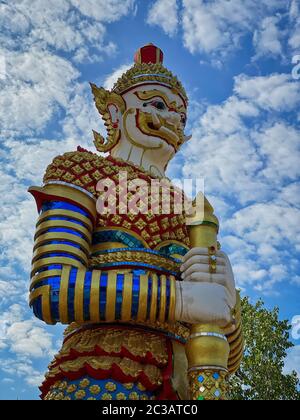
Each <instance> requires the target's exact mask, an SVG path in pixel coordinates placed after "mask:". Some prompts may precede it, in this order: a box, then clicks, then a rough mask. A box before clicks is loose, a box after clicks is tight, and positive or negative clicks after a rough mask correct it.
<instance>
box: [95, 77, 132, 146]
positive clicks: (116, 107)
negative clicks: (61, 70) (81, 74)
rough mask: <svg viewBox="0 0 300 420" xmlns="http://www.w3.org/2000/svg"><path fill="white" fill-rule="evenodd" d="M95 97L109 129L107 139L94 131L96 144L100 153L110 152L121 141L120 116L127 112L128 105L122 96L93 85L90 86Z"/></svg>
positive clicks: (98, 108)
mask: <svg viewBox="0 0 300 420" xmlns="http://www.w3.org/2000/svg"><path fill="white" fill-rule="evenodd" d="M90 85H91V88H92V92H93V95H94V101H95V105H96V108H97V110H98V112H99V114H100V115H101V117H102V119H103V121H104V125H105V126H106V129H107V139H106V140H105V139H104V137H103V136H101V134H100V133H98V132H97V131H93V134H94V144H95V146H96V149H97V150H98V151H99V152H108V151H110V150H111V149H112V148H113V147H114V146H115V145H116V144H117V143H118V141H119V139H120V127H119V121H120V116H121V115H122V114H123V113H124V112H125V109H126V104H125V101H124V99H123V98H122V96H120V95H118V94H117V93H115V92H110V91H109V90H106V89H104V88H102V87H100V88H99V87H98V86H96V85H94V84H93V83H91V84H90Z"/></svg>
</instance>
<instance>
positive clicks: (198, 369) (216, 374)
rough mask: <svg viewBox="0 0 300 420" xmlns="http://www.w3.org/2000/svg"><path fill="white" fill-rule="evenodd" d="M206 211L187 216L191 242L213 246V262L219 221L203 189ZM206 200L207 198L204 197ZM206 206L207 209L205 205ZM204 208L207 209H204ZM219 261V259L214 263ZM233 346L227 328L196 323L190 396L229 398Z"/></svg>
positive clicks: (188, 349) (191, 350)
mask: <svg viewBox="0 0 300 420" xmlns="http://www.w3.org/2000/svg"><path fill="white" fill-rule="evenodd" d="M199 199H202V203H203V205H202V211H200V212H198V210H199V207H198V208H196V213H195V214H194V215H193V216H192V217H188V218H187V225H188V230H189V236H190V242H191V246H192V247H193V248H194V247H201V248H209V249H210V250H212V252H211V257H210V258H211V262H212V263H213V261H214V258H213V254H214V253H215V252H214V251H213V250H215V251H216V250H217V248H218V242H217V234H218V231H219V221H218V219H217V217H216V216H215V215H214V209H213V207H212V206H211V205H210V203H209V202H208V200H207V199H206V198H205V197H204V196H203V194H201V193H200V195H198V196H197V198H196V200H197V204H198V203H199V201H198V200H199ZM203 200H204V201H203ZM203 207H204V209H203ZM203 210H204V211H203ZM214 264H215V263H214ZM229 352H230V347H229V344H228V341H227V338H226V336H225V334H224V331H223V330H222V329H221V328H220V327H218V326H217V325H209V324H207V325H200V324H195V325H192V327H191V331H190V337H189V339H188V342H187V344H186V356H187V359H188V379H189V391H190V399H192V400H226V399H227V398H226V393H227V375H228V369H227V366H228V358H229Z"/></svg>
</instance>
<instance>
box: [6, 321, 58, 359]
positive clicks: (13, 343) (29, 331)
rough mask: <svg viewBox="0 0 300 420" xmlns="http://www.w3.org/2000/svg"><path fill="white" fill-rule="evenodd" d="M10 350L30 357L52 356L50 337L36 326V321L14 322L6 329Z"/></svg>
mask: <svg viewBox="0 0 300 420" xmlns="http://www.w3.org/2000/svg"><path fill="white" fill-rule="evenodd" d="M6 337H7V340H8V341H9V342H10V350H11V351H12V352H14V353H16V354H22V355H25V356H30V357H45V356H52V355H53V353H54V350H53V349H52V335H50V334H49V333H48V332H46V331H45V330H44V328H41V327H39V326H38V325H37V323H36V321H35V320H34V321H32V320H25V321H20V322H14V323H13V324H12V325H10V326H9V327H8V328H7V332H6Z"/></svg>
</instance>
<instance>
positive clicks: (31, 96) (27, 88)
mask: <svg viewBox="0 0 300 420" xmlns="http://www.w3.org/2000/svg"><path fill="white" fill-rule="evenodd" d="M4 54H5V57H6V68H7V77H6V79H5V80H4V81H3V83H2V86H1V87H2V89H1V90H0V109H2V112H1V113H0V125H1V127H2V135H5V133H7V134H9V132H13V133H18V134H19V135H26V134H29V133H32V132H34V131H38V132H39V131H41V130H42V129H43V128H45V126H46V124H47V123H49V121H50V120H51V119H52V116H53V114H54V112H55V111H56V110H57V109H58V107H67V105H68V102H69V98H70V95H71V93H72V89H73V86H72V85H73V83H74V81H75V80H76V79H77V77H78V76H79V73H78V71H77V70H76V69H75V68H74V67H73V66H72V64H71V63H70V62H69V61H67V60H65V59H63V58H60V57H58V56H55V55H52V54H51V53H49V52H45V51H41V50H37V49H35V48H33V49H31V50H30V51H28V52H25V53H16V52H6V53H4ZM0 83H1V81H0ZM4 110H5V111H4Z"/></svg>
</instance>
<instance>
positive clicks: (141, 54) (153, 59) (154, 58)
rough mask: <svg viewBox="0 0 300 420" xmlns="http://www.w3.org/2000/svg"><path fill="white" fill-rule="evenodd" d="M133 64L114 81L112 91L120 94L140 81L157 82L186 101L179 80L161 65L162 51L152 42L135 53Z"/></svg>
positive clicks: (184, 92)
mask: <svg viewBox="0 0 300 420" xmlns="http://www.w3.org/2000/svg"><path fill="white" fill-rule="evenodd" d="M134 61H135V64H134V66H133V67H132V68H130V69H129V70H128V71H127V72H125V73H124V74H123V75H122V76H121V77H120V78H119V79H118V81H117V82H116V83H115V85H114V87H113V92H115V93H118V94H122V93H124V92H126V91H127V90H129V89H130V88H132V87H133V86H136V85H139V84H142V83H147V82H148V83H151V82H152V83H153V82H156V83H157V82H158V83H160V84H163V85H166V86H168V87H170V88H171V89H174V91H176V92H177V93H179V94H181V96H182V97H183V99H184V101H185V102H186V103H187V102H188V98H187V94H186V91H185V89H184V87H183V86H182V84H181V82H180V81H179V80H178V79H177V77H176V76H174V75H173V73H172V72H171V71H169V70H168V69H166V68H165V67H164V66H163V52H162V51H161V50H160V49H159V48H158V47H156V46H155V45H153V44H148V45H145V46H144V47H142V48H140V49H139V50H138V51H137V52H136V54H135V59H134Z"/></svg>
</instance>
